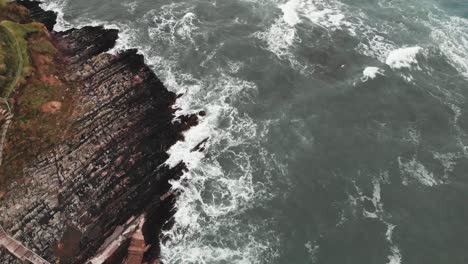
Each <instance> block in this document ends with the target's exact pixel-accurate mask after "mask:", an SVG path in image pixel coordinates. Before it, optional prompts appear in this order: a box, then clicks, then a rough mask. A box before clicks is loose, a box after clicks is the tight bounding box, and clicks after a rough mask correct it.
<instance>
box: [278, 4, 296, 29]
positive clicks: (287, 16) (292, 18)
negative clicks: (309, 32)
mask: <svg viewBox="0 0 468 264" xmlns="http://www.w3.org/2000/svg"><path fill="white" fill-rule="evenodd" d="M300 4H301V1H300V0H290V1H288V2H286V3H284V4H281V5H279V6H278V7H279V8H280V9H281V11H283V20H284V22H286V23H287V24H288V25H290V26H295V25H296V24H297V23H299V22H300V21H301V19H300V18H299V14H298V13H297V9H298V8H299V7H300Z"/></svg>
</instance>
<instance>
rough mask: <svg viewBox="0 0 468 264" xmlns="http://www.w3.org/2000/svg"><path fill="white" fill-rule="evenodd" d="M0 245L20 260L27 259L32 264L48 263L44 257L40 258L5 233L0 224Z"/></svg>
mask: <svg viewBox="0 0 468 264" xmlns="http://www.w3.org/2000/svg"><path fill="white" fill-rule="evenodd" d="M0 247H3V248H5V249H6V250H8V251H9V252H10V253H11V254H12V255H14V256H15V257H17V258H18V259H19V260H22V261H29V262H31V263H33V264H50V263H49V262H47V261H46V260H45V259H43V258H41V257H40V256H39V255H37V254H36V253H34V252H32V251H31V250H30V249H28V248H27V247H25V246H23V245H22V244H21V243H20V242H18V241H17V240H15V239H14V238H11V237H9V236H8V235H7V233H6V232H5V230H3V228H2V227H1V226H0Z"/></svg>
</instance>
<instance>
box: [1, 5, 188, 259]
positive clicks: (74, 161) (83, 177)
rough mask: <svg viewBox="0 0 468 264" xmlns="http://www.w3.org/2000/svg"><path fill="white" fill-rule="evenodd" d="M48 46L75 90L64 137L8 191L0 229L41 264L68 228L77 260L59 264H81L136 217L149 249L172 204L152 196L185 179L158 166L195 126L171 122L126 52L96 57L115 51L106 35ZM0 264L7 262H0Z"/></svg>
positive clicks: (157, 86) (153, 85)
mask: <svg viewBox="0 0 468 264" xmlns="http://www.w3.org/2000/svg"><path fill="white" fill-rule="evenodd" d="M22 4H23V5H25V6H27V7H28V8H31V10H32V13H33V16H34V17H35V19H38V20H40V21H45V22H46V23H49V22H50V21H49V19H50V17H51V16H50V15H49V13H48V12H42V13H41V11H40V10H38V9H37V8H38V6H37V4H33V3H31V2H29V1H22ZM41 19H44V20H41ZM51 24H52V23H51ZM53 37H54V39H55V42H56V45H57V47H58V49H59V50H60V52H61V53H62V54H63V55H64V62H63V63H64V67H66V69H67V70H66V72H69V73H70V74H69V75H68V76H66V78H67V79H69V80H72V81H73V82H72V83H76V84H77V85H78V86H79V87H78V88H77V90H78V91H77V93H76V94H75V99H74V101H75V108H74V113H73V120H74V121H73V125H72V128H71V131H70V132H69V134H71V136H69V137H68V138H67V139H66V140H65V141H64V142H63V143H61V144H58V145H57V146H55V147H54V149H53V150H51V151H49V152H47V153H44V154H43V155H42V156H40V157H37V159H36V160H35V161H34V162H32V163H30V164H28V166H26V167H25V168H24V173H23V176H22V177H23V178H21V179H17V180H16V182H14V183H12V184H11V185H10V186H9V187H8V192H7V195H6V196H5V197H4V198H3V200H2V201H1V203H0V223H2V225H3V227H4V228H5V229H6V230H7V231H8V233H9V234H10V235H12V236H14V237H15V238H16V239H18V240H19V241H21V242H23V243H24V244H25V245H26V246H27V247H29V248H31V249H32V250H34V251H35V252H37V253H38V254H40V255H42V256H43V257H44V258H46V259H48V260H49V261H53V259H54V252H55V251H56V247H57V243H58V242H59V240H60V239H61V238H62V236H63V235H64V233H66V230H67V228H68V227H70V226H73V227H74V228H75V229H77V230H79V232H77V233H81V236H80V237H78V238H77V239H79V250H78V252H79V253H78V254H76V255H74V256H71V257H69V258H67V262H66V263H84V262H85V260H87V259H88V258H89V257H91V256H93V255H94V254H95V253H96V251H97V250H98V249H99V247H101V245H102V244H103V242H104V240H105V239H106V238H107V237H108V236H109V235H110V234H111V233H112V232H113V231H114V229H115V228H116V227H117V226H119V225H122V224H124V223H125V222H126V221H127V220H128V219H129V218H130V217H132V216H138V215H141V214H142V213H146V214H147V219H148V220H147V222H146V223H145V227H144V230H145V239H147V240H148V241H147V242H148V243H152V244H153V245H156V244H157V243H158V234H159V232H160V230H161V228H162V226H163V224H164V223H165V222H166V220H167V217H169V216H170V214H171V213H170V211H171V208H172V202H173V199H167V201H161V200H160V196H161V195H162V194H164V193H166V192H167V191H168V189H169V187H170V186H169V183H168V181H169V180H170V179H177V178H178V177H180V176H181V174H182V173H183V171H184V170H185V165H184V164H183V163H180V164H179V165H177V166H175V167H174V168H169V167H168V166H166V165H164V162H165V161H166V160H167V158H168V155H167V153H166V152H167V150H168V149H169V148H170V147H171V146H172V145H173V144H174V143H175V142H176V141H177V140H180V139H182V138H183V136H182V131H183V130H186V129H188V128H189V127H190V126H193V125H196V124H197V117H196V115H190V116H184V117H180V118H179V120H180V121H179V122H173V119H174V118H175V116H174V110H173V109H172V108H171V106H172V104H173V103H174V102H175V100H176V95H175V94H174V93H172V92H169V91H168V90H167V89H166V88H165V87H164V85H163V84H162V83H161V81H160V80H159V79H158V78H157V77H156V75H155V74H154V73H153V72H152V71H151V69H150V68H149V67H148V66H146V65H145V63H144V59H143V57H142V56H141V55H139V54H137V52H136V50H127V51H123V52H121V53H119V54H117V55H111V54H107V53H104V52H105V51H106V50H108V49H110V48H112V46H113V45H114V44H115V41H116V39H117V31H116V30H107V29H104V28H102V27H84V28H81V29H71V30H68V31H66V32H59V33H54V34H53ZM153 255H154V254H153ZM0 263H5V264H8V263H17V260H14V259H12V258H11V257H10V256H9V255H7V254H3V253H2V252H0Z"/></svg>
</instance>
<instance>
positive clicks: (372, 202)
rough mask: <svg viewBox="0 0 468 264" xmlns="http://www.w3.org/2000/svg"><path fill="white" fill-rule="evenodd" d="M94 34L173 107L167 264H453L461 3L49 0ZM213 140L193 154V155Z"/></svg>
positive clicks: (462, 208) (459, 252)
mask: <svg viewBox="0 0 468 264" xmlns="http://www.w3.org/2000/svg"><path fill="white" fill-rule="evenodd" d="M44 6H45V7H47V8H52V9H55V10H57V11H61V12H62V16H61V17H60V21H59V22H60V23H59V25H58V26H57V30H63V29H66V28H69V27H72V26H80V25H85V24H89V23H91V24H106V25H107V26H108V27H114V28H119V29H120V30H121V34H120V41H119V43H118V46H117V47H116V50H118V49H121V48H133V47H135V48H139V49H140V51H141V52H142V53H143V54H145V56H146V59H147V62H148V64H150V65H151V66H152V67H153V69H154V71H155V72H156V73H157V74H158V76H160V77H161V79H162V80H163V81H164V83H165V84H166V86H167V87H168V88H169V89H171V90H173V91H176V92H178V93H183V94H184V95H183V96H182V97H181V98H180V99H179V101H178V106H177V107H178V108H179V110H178V112H179V113H186V112H191V111H193V112H198V111H200V110H205V111H207V116H206V117H205V118H204V119H203V120H201V124H200V125H199V126H198V127H196V128H194V129H192V130H190V131H189V132H188V133H187V134H186V141H185V142H181V143H179V144H177V145H176V146H174V147H173V148H172V149H171V151H170V154H171V159H170V160H169V161H168V165H172V164H175V163H176V162H177V161H179V160H181V159H182V160H184V161H185V162H186V163H187V164H188V166H189V167H190V168H191V170H190V172H189V173H188V174H187V175H185V177H186V178H189V179H190V181H189V182H190V185H188V186H184V185H179V184H178V183H177V182H174V183H173V185H174V188H181V189H184V193H183V195H182V197H181V199H180V200H179V202H178V212H177V214H176V216H175V218H176V225H175V227H174V229H173V230H171V231H168V232H167V234H166V235H168V236H169V238H170V240H169V241H168V242H166V243H165V244H164V245H163V258H164V260H165V261H166V262H167V263H279V264H282V263H294V264H296V263H297V264H302V263H316V264H332V263H333V264H335V263H336V264H344V263H350V264H365V263H369V264H375V263H389V264H399V263H405V264H406V263H409V264H412V263H414V264H420V263H425V264H428V263H434V264H436V263H437V264H440V263H452V264H456V263H466V262H467V261H468V253H467V252H468V251H466V249H467V248H468V242H467V241H468V240H467V239H466V237H468V228H467V225H466V223H467V222H468V208H467V205H466V201H467V198H468V177H467V176H466V171H467V167H468V159H467V158H468V152H467V140H468V138H467V129H468V123H467V122H466V120H468V119H467V117H466V110H467V106H468V105H467V99H466V98H467V96H468V57H467V56H468V55H467V54H468V20H467V12H468V9H467V3H466V1H462V0H452V1H443V0H418V1H417V0H406V1H402V0H388V1H384V0H352V1H351V0H341V1H338V0H329V1H323V0H322V1H319V0H289V1H280V0H218V1H208V0H191V1H187V0H180V1H169V0H162V1H150V0H141V1H134V2H131V1H122V0H103V1H98V2H96V1H89V0H80V1H67V0H46V3H45V5H44ZM207 137H209V140H208V142H207V146H206V147H207V149H206V153H205V155H200V154H196V153H191V152H190V149H192V148H193V147H194V146H195V145H196V144H197V143H198V142H200V141H202V140H203V139H205V138H207Z"/></svg>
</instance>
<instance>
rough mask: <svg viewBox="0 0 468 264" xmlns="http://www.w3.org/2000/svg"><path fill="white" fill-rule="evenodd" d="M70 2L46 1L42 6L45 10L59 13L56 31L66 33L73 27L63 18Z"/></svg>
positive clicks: (61, 0)
mask: <svg viewBox="0 0 468 264" xmlns="http://www.w3.org/2000/svg"><path fill="white" fill-rule="evenodd" d="M67 3H68V0H53V1H51V0H46V1H44V2H42V3H41V4H40V6H41V7H42V8H43V9H44V10H51V11H54V12H55V13H57V20H56V24H55V26H54V30H55V31H65V30H67V29H70V28H72V25H71V24H70V23H69V22H68V21H66V20H65V19H64V18H63V16H64V13H63V9H64V8H65V6H66V5H67Z"/></svg>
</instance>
